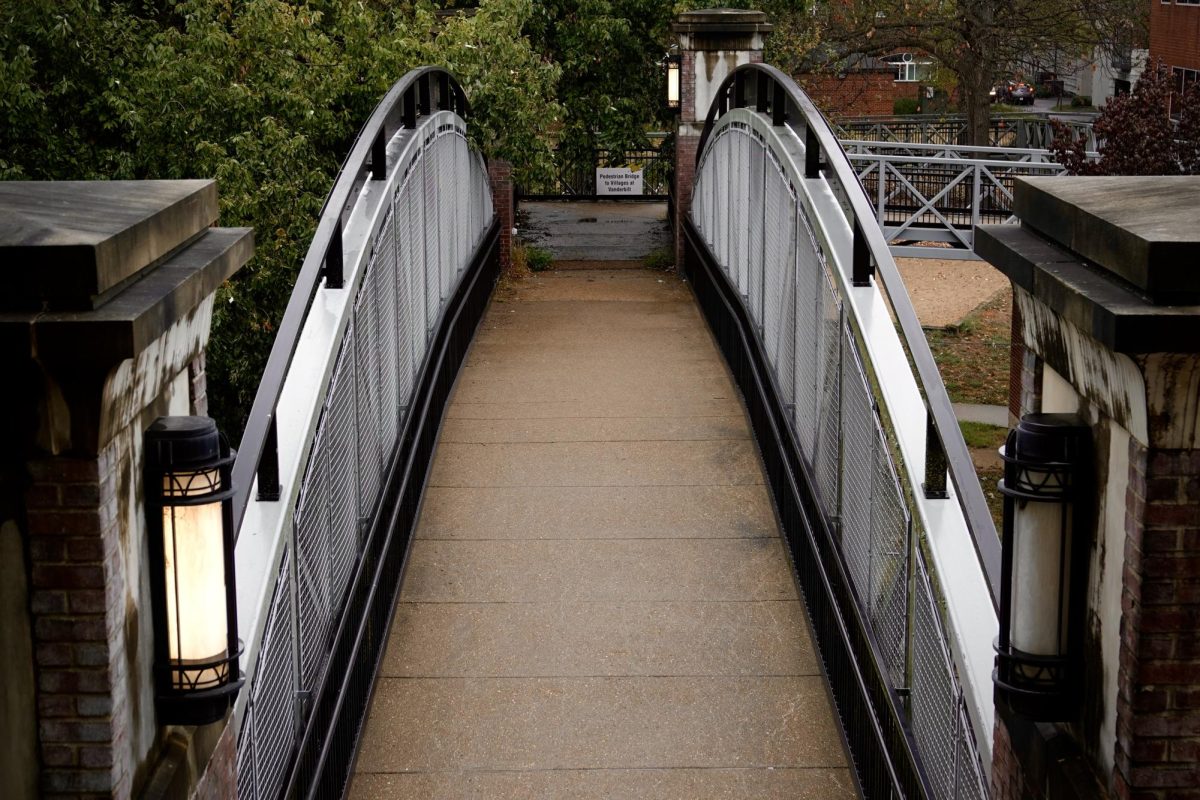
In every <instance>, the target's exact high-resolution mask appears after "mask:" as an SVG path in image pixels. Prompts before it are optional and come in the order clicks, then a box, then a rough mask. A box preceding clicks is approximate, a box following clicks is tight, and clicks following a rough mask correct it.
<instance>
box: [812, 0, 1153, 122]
mask: <svg viewBox="0 0 1200 800" xmlns="http://www.w3.org/2000/svg"><path fill="white" fill-rule="evenodd" d="M806 13H807V12H806ZM1145 15H1146V9H1145V6H1144V3H1143V2H1141V0H1095V1H1094V2H1093V1H1092V0H1086V1H1085V0H827V1H826V2H824V3H822V4H820V5H819V6H817V8H816V12H815V14H813V15H812V18H811V21H810V22H809V23H808V24H809V25H811V26H812V27H813V28H814V29H815V30H814V33H813V34H812V35H810V37H809V40H810V41H818V42H819V44H817V45H816V46H815V47H813V49H812V50H811V52H810V54H809V55H808V57H807V58H806V59H805V62H806V66H807V68H810V69H812V68H826V69H828V68H830V67H831V66H834V65H837V64H839V63H841V62H843V61H844V60H845V59H847V58H849V57H851V56H854V55H871V56H879V55H886V54H889V53H894V52H897V51H900V50H920V51H923V52H926V53H929V54H930V55H932V56H934V57H935V58H936V59H937V60H938V61H939V62H940V63H941V65H942V66H943V67H944V68H945V69H947V70H949V71H950V73H952V74H953V76H954V77H955V79H956V84H957V90H958V94H959V97H960V105H961V106H962V108H963V109H964V110H965V112H966V115H967V122H968V129H969V131H970V136H971V141H972V143H974V144H987V142H988V118H989V113H990V105H989V96H988V92H989V90H990V89H991V87H992V86H993V85H994V84H995V82H996V81H997V80H999V79H1001V78H1002V77H1004V76H1005V75H1006V74H1011V71H1012V70H1014V69H1020V68H1021V67H1022V66H1024V67H1032V66H1033V62H1034V60H1035V59H1036V58H1037V56H1038V54H1040V53H1047V52H1052V51H1060V52H1065V53H1069V54H1074V55H1076V56H1082V55H1084V54H1087V53H1091V52H1092V50H1093V49H1094V48H1095V47H1096V46H1097V45H1100V44H1103V43H1104V42H1105V41H1106V37H1117V36H1118V35H1119V36H1121V37H1126V38H1128V36H1129V35H1130V34H1129V27H1130V26H1129V25H1126V24H1124V23H1111V22H1109V20H1111V19H1113V18H1114V16H1115V18H1116V19H1120V20H1130V21H1138V20H1142V19H1144V17H1145ZM798 24H803V23H798ZM1139 24H1141V23H1139ZM1114 41H1115V40H1114ZM1114 46H1115V44H1114Z"/></svg>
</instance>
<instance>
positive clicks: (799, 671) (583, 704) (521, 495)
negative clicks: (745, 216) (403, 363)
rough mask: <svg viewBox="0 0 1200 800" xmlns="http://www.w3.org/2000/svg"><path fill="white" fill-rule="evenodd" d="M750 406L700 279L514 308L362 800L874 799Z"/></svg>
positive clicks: (414, 614) (386, 683) (438, 515)
mask: <svg viewBox="0 0 1200 800" xmlns="http://www.w3.org/2000/svg"><path fill="white" fill-rule="evenodd" d="M846 765H847V757H846V754H845V752H844V749H843V745H842V742H841V738H840V736H839V733H838V730H837V727H836V724H835V722H834V717H833V714H832V709H831V704H830V700H829V697H828V694H827V691H826V687H825V684H824V679H823V678H822V676H821V671H820V668H819V665H818V662H817V660H816V658H815V655H814V652H813V645H812V642H811V638H810V635H809V632H808V629H807V623H806V621H805V618H804V612H803V608H802V606H801V604H800V601H799V600H798V596H797V593H796V589H795V586H794V584H793V581H792V578H791V575H790V571H789V567H788V562H787V556H786V554H785V551H784V548H783V546H782V544H781V541H780V539H779V534H778V529H777V526H776V523H775V520H774V517H773V514H772V510H771V505H770V499H769V496H768V493H767V490H766V487H765V486H764V483H763V474H762V469H761V466H760V463H759V460H758V456H757V452H756V449H755V445H754V442H753V440H752V439H751V437H750V432H749V428H748V425H747V422H746V419H745V415H744V411H743V408H742V406H741V403H740V401H739V398H738V393H737V390H736V389H735V387H734V385H733V383H732V381H731V379H730V377H729V374H728V372H727V370H726V368H725V365H724V363H723V361H722V359H721V357H720V354H719V353H718V351H717V349H716V346H715V345H714V344H713V342H712V340H711V338H710V336H709V333H708V331H707V329H706V327H705V324H704V322H703V320H702V318H701V316H700V313H699V310H698V309H697V308H696V306H695V303H694V301H693V299H692V296H691V293H690V292H689V290H688V288H687V286H686V285H685V284H683V283H681V282H680V281H679V280H678V279H677V278H675V277H672V276H668V275H664V274H662V273H653V272H646V271H629V270H623V271H587V272H559V273H548V274H545V275H542V276H539V277H537V278H535V279H534V280H533V281H531V282H530V284H528V285H526V286H523V287H521V288H520V289H519V290H518V291H517V294H516V296H509V297H508V298H506V300H505V301H504V302H500V301H493V303H492V305H491V307H490V309H489V311H488V313H487V316H486V318H485V320H484V322H483V325H482V327H481V329H480V332H479V334H478V336H477V338H476V341H475V344H474V345H473V348H472V351H471V353H470V355H469V357H468V361H467V364H466V366H465V368H464V371H463V373H462V375H461V377H460V380H459V384H458V386H457V388H456V391H455V394H454V397H453V398H452V405H451V407H450V409H449V412H448V419H447V422H446V425H445V428H444V431H443V434H442V438H441V441H440V444H439V446H438V450H437V454H436V457H435V462H434V465H433V470H432V476H431V479H430V484H429V489H428V491H427V495H426V500H425V506H424V509H423V513H422V517H421V520H420V523H419V527H418V530H417V532H416V536H415V541H414V543H413V546H412V551H411V554H410V557H409V564H408V571H407V575H406V578H405V584H404V588H403V591H402V594H401V597H400V601H399V605H398V608H397V610H396V616H395V621H394V623H393V626H392V631H391V637H390V641H389V645H388V651H387V654H386V656H385V660H384V664H383V668H382V671H381V676H380V678H379V682H378V685H377V686H376V690H375V695H374V699H373V702H372V706H371V710H370V717H369V721H368V723H367V727H366V731H365V734H364V740H363V743H362V746H361V749H360V753H359V756H358V762H357V765H356V775H355V777H354V781H353V785H352V789H351V796H352V797H353V798H356V799H359V798H377V797H389V798H391V797H420V798H441V797H446V798H449V797H455V798H458V797H488V798H508V797H512V798H517V797H520V798H529V797H572V798H591V797H596V798H601V797H617V796H619V797H626V798H640V797H678V798H698V797H722V798H735V797H753V798H771V797H789V798H798V797H811V798H818V797H819V798H836V797H852V796H853V795H854V790H853V784H852V781H851V778H850V775H849V772H848V770H847V766H846Z"/></svg>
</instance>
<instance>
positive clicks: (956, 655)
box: [685, 64, 1000, 798]
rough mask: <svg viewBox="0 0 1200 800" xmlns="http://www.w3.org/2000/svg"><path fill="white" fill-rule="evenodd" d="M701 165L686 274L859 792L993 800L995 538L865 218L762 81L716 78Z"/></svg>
mask: <svg viewBox="0 0 1200 800" xmlns="http://www.w3.org/2000/svg"><path fill="white" fill-rule="evenodd" d="M698 153H699V155H698V160H697V170H696V182H695V188H694V192H693V201H692V206H691V215H690V218H689V219H688V220H687V221H686V222H685V232H686V239H687V245H686V247H685V258H686V261H685V266H686V269H687V271H688V274H689V276H690V277H691V279H692V282H693V285H694V286H695V289H696V292H697V295H698V297H699V298H700V302H701V306H702V308H703V309H704V312H705V314H706V315H707V316H708V318H709V320H710V323H711V324H712V326H713V329H714V332H715V333H716V335H717V338H718V341H719V342H720V343H721V346H722V349H723V350H724V352H725V353H726V357H727V359H728V360H729V363H730V366H731V368H732V369H733V371H734V374H735V376H736V378H737V380H738V382H739V384H740V386H741V387H742V390H743V394H744V395H745V397H746V400H747V404H748V406H749V410H750V415H751V419H752V422H753V424H754V427H755V432H756V435H757V438H758V441H759V444H760V447H761V448H762V452H763V459H764V462H765V465H766V468H767V474H768V477H769V479H770V481H771V484H772V488H773V490H774V496H775V500H776V503H777V505H778V507H779V511H780V520H781V524H782V527H783V530H784V534H785V536H786V537H787V540H788V544H789V546H790V548H791V551H792V554H793V560H794V563H795V566H796V569H797V572H798V575H799V579H800V583H801V585H802V586H803V588H804V593H805V599H806V603H807V605H808V608H809V613H810V616H811V618H812V620H813V628H814V632H815V633H816V637H817V640H818V643H819V647H820V650H821V655H822V659H823V661H824V663H825V668H826V674H827V677H828V679H829V681H830V685H831V687H832V689H833V693H834V696H835V698H836V700H837V706H838V710H839V714H840V715H841V717H842V720H843V725H844V730H845V733H846V736H847V741H848V742H849V744H850V748H851V751H852V755H853V757H854V761H855V765H856V768H857V775H858V778H859V781H860V786H861V788H862V790H863V793H864V794H865V795H866V796H867V797H896V796H904V797H918V796H924V797H933V798H982V797H985V796H986V794H987V786H986V784H987V781H986V773H987V770H988V769H990V762H991V735H992V727H993V706H992V682H991V670H992V659H993V652H992V639H993V637H994V636H995V633H996V611H995V608H996V598H997V597H998V595H999V590H998V587H999V576H1000V545H999V539H998V537H997V534H996V529H995V526H994V524H993V522H992V518H991V516H990V514H989V512H988V509H987V505H986V503H985V501H984V497H983V492H982V490H981V488H980V486H979V482H978V479H977V477H976V474H975V470H974V467H973V464H972V462H971V459H970V456H969V453H968V451H967V448H966V445H965V443H964V442H963V439H962V435H961V432H960V430H959V427H958V422H957V419H956V418H955V415H954V411H953V408H952V407H951V404H950V400H949V398H948V397H947V395H946V390H945V387H944V385H943V384H942V380H941V376H940V374H939V372H938V370H937V366H936V364H935V363H934V361H933V357H932V355H931V354H930V351H929V347H928V344H927V342H926V340H925V337H924V333H923V332H922V330H921V326H920V323H919V321H918V320H917V317H916V313H915V312H914V310H913V308H912V305H911V303H910V301H909V298H908V294H907V292H906V290H905V288H904V284H903V282H902V281H901V279H900V275H899V272H898V271H897V269H896V265H895V262H894V260H893V257H892V255H891V252H890V251H889V249H888V246H887V244H886V242H885V240H884V237H883V233H882V231H881V230H880V229H879V226H878V225H877V224H876V221H875V211H874V209H873V208H872V206H871V205H870V203H869V202H868V200H867V197H866V195H865V194H864V193H863V191H862V188H861V185H860V183H859V180H858V175H857V173H856V172H855V171H854V169H853V167H852V166H851V163H850V161H849V160H848V159H847V157H846V155H845V154H844V153H843V151H842V149H841V147H840V146H839V144H838V141H837V138H836V137H835V135H834V132H833V131H832V130H831V129H830V127H829V126H828V124H827V123H826V121H825V119H824V118H823V117H822V116H821V114H820V112H818V111H817V109H816V108H815V107H814V105H813V104H812V102H811V101H810V100H809V98H808V97H807V96H806V95H805V94H804V93H803V92H802V91H801V90H800V89H799V88H798V87H797V86H796V84H795V83H794V82H793V81H792V79H791V78H789V77H788V76H786V75H784V74H783V73H781V72H780V71H778V70H776V69H774V68H772V67H768V66H764V65H757V64H752V65H746V66H743V67H739V68H737V69H736V70H735V71H734V72H733V73H732V74H731V75H730V76H729V77H728V78H727V79H726V81H725V82H724V83H723V84H722V86H721V88H720V89H719V90H718V91H717V93H716V99H715V100H714V102H713V105H712V108H711V109H710V111H709V114H708V119H707V121H706V124H705V128H704V132H703V134H702V136H701V139H700V143H699V149H698ZM910 364H911V366H910ZM947 471H948V473H949V477H950V481H949V483H947V480H946V477H947Z"/></svg>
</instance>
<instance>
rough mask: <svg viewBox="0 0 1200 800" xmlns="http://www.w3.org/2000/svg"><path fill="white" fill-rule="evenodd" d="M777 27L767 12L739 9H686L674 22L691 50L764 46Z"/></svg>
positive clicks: (675, 32) (758, 47) (684, 42)
mask: <svg viewBox="0 0 1200 800" xmlns="http://www.w3.org/2000/svg"><path fill="white" fill-rule="evenodd" d="M774 29H775V26H774V25H772V24H771V23H770V22H768V21H767V15H766V14H765V13H764V12H762V11H747V10H744V9H739V8H710V9H705V10H702V11H685V12H684V13H682V14H680V15H679V16H678V17H676V19H675V21H674V22H672V23H671V31H672V32H673V33H674V34H676V35H677V36H679V37H680V43H681V46H682V47H683V48H684V49H688V50H743V49H762V42H763V39H764V38H765V37H766V36H767V35H768V34H769V33H771V31H772V30H774Z"/></svg>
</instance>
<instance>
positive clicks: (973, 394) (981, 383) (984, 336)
mask: <svg viewBox="0 0 1200 800" xmlns="http://www.w3.org/2000/svg"><path fill="white" fill-rule="evenodd" d="M1011 332H1012V294H1011V293H1010V292H1002V293H1001V294H999V295H998V296H996V297H994V298H993V299H991V300H989V301H988V302H986V303H984V304H983V305H981V306H979V307H978V308H976V309H975V310H974V311H972V312H971V313H970V314H968V315H967V316H966V317H965V318H964V319H963V320H962V321H961V322H960V323H959V324H957V325H956V326H954V327H950V328H944V329H938V330H930V331H927V332H926V336H927V338H928V340H929V349H930V350H931V351H933V358H934V361H936V362H937V365H938V369H939V370H941V373H942V380H943V381H945V383H946V391H947V392H948V393H949V395H950V399H951V400H952V401H953V402H956V403H983V404H986V405H999V406H1006V405H1008V369H1009V342H1010V335H1011Z"/></svg>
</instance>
